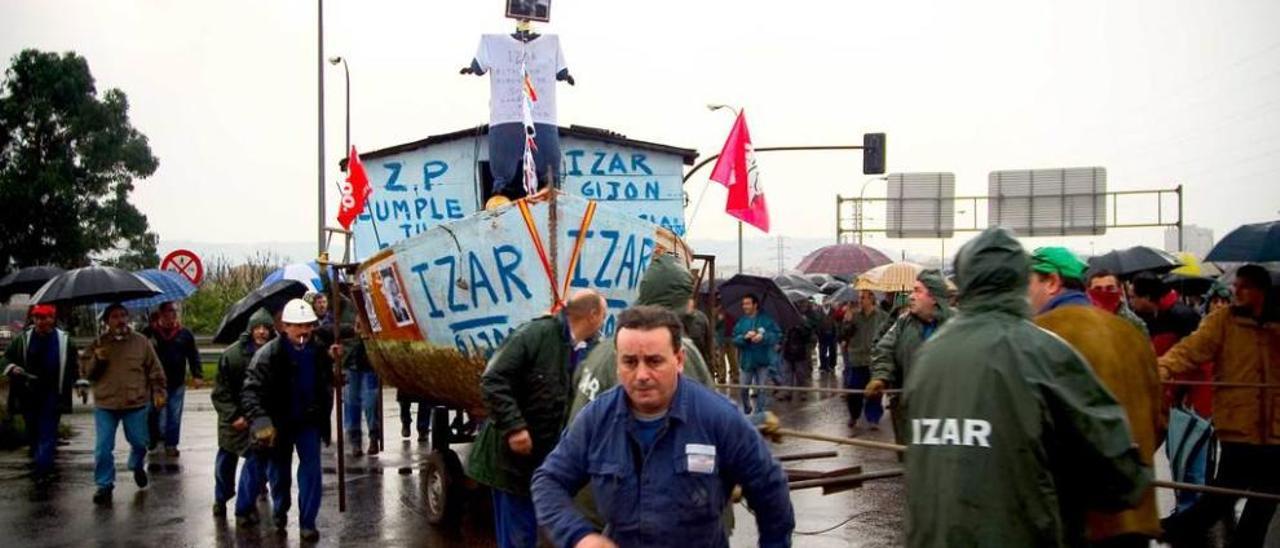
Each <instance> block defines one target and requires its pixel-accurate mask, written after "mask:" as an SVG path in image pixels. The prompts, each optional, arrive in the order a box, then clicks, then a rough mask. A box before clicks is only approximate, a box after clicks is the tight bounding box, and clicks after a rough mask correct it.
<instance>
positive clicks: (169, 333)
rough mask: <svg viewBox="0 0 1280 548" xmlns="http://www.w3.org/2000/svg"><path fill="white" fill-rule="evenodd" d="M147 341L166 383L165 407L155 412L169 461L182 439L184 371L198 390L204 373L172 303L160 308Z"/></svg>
mask: <svg viewBox="0 0 1280 548" xmlns="http://www.w3.org/2000/svg"><path fill="white" fill-rule="evenodd" d="M146 335H147V337H148V338H150V339H151V344H152V346H154V347H155V349H156V356H157V357H159V358H160V364H161V365H163V366H164V377H165V379H166V380H167V381H168V384H167V386H165V390H166V391H167V395H168V398H167V399H168V402H169V403H168V405H166V406H165V408H164V409H158V410H156V413H157V415H158V418H159V429H160V435H161V437H162V438H164V451H165V454H166V455H167V456H169V457H177V456H178V440H179V438H180V437H181V435H182V407H183V402H184V400H185V399H186V394H187V386H186V384H187V371H186V370H187V369H188V368H190V369H191V377H192V379H193V384H194V385H195V387H196V388H199V387H200V386H202V385H203V383H204V369H203V365H201V363H200V350H199V349H198V348H196V337H195V335H193V334H191V331H190V330H188V329H187V328H185V327H182V324H181V323H180V322H179V321H178V309H177V307H176V306H174V304H173V303H172V302H166V303H162V304H161V305H160V315H159V318H158V319H157V320H156V322H155V324H154V325H152V326H150V327H148V329H147V333H146Z"/></svg>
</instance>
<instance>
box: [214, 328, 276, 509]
mask: <svg viewBox="0 0 1280 548" xmlns="http://www.w3.org/2000/svg"><path fill="white" fill-rule="evenodd" d="M275 335H276V329H275V320H274V319H273V318H272V317H271V313H270V312H267V311H266V309H260V310H258V311H257V312H254V313H253V316H251V317H250V318H249V328H248V329H246V330H245V332H244V333H241V334H240V338H239V339H238V340H237V341H236V342H234V343H231V346H228V347H227V349H226V350H224V351H223V352H222V356H221V357H220V358H218V376H217V377H216V378H215V379H214V385H213V393H212V394H210V396H209V398H210V399H211V400H213V409H214V410H215V411H217V413H218V453H217V455H216V456H215V457H214V461H213V462H214V464H213V470H214V473H213V515H214V516H215V517H225V516H226V515H227V501H229V500H231V498H232V497H234V496H235V494H236V464H238V463H239V462H240V457H241V456H243V455H244V454H245V452H246V451H248V450H249V419H248V416H247V414H246V413H245V411H244V406H243V405H242V404H241V391H242V389H243V388H244V377H245V372H246V370H247V369H248V368H249V362H250V361H251V360H252V359H253V354H254V353H255V352H257V351H258V349H259V348H262V347H263V346H265V345H266V344H267V342H268V341H270V340H271V339H273V338H275ZM255 462H259V464H265V463H260V461H255ZM262 473H263V472H262V471H261V470H259V471H258V474H257V475H258V477H262Z"/></svg>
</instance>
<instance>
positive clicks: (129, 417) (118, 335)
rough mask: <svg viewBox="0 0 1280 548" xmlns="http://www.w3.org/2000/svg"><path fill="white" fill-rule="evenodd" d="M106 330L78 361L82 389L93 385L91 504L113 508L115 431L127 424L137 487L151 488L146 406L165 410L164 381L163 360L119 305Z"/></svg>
mask: <svg viewBox="0 0 1280 548" xmlns="http://www.w3.org/2000/svg"><path fill="white" fill-rule="evenodd" d="M103 316H104V317H105V318H106V323H107V330H106V332H105V333H103V334H102V336H100V337H98V339H97V340H95V341H94V342H93V344H91V345H89V348H87V349H85V352H84V354H82V355H81V358H80V378H81V379H82V380H81V381H80V383H78V386H79V389H80V390H81V391H82V392H83V391H84V390H85V389H86V388H87V387H88V386H89V383H92V386H93V405H94V410H93V422H94V429H95V433H94V449H93V464H94V467H93V479H94V483H96V484H97V486H98V491H97V492H96V493H94V495H93V502H94V503H95V504H100V505H108V504H111V491H112V489H114V488H115V481H116V463H115V458H114V456H113V455H112V452H113V451H114V450H115V448H116V431H117V430H118V429H119V426H120V424H121V423H124V437H125V439H126V440H128V441H129V448H130V451H129V469H130V470H133V481H134V482H135V483H137V484H138V487H139V488H144V487H146V486H147V483H148V478H147V470H146V468H145V463H144V462H143V461H144V459H145V458H146V456H147V442H148V437H149V435H150V432H148V430H147V404H149V403H151V404H154V405H155V406H156V407H158V408H159V407H164V404H165V378H164V368H163V367H161V366H160V359H159V358H157V357H156V351H155V349H154V348H152V346H151V342H150V341H148V340H147V338H146V337H144V336H142V335H140V334H138V333H134V332H133V330H131V329H130V328H129V312H128V311H127V310H125V308H124V307H123V306H121V305H119V304H113V305H111V306H108V307H107V309H106V311H105V312H103Z"/></svg>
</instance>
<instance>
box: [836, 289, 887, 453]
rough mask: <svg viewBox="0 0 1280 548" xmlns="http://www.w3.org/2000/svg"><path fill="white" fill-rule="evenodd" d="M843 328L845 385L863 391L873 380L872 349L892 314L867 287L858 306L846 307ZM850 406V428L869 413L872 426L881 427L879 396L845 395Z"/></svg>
mask: <svg viewBox="0 0 1280 548" xmlns="http://www.w3.org/2000/svg"><path fill="white" fill-rule="evenodd" d="M840 323H841V331H842V332H843V335H844V339H845V341H844V342H845V345H846V347H845V360H844V379H843V381H844V387H845V388H848V389H851V390H862V389H864V388H865V387H866V386H867V383H868V382H870V380H871V350H872V348H873V347H874V346H875V342H876V337H877V336H879V335H880V330H881V329H882V328H883V327H884V325H885V324H887V323H889V314H888V313H887V312H885V311H883V310H881V309H880V307H878V306H876V296H875V294H874V293H872V292H871V291H868V290H865V289H863V290H861V291H859V292H858V306H857V307H856V308H854V307H849V308H848V309H846V310H845V315H844V319H843V320H842V321H841V322H840ZM845 405H846V406H847V407H848V409H849V428H853V427H855V426H857V425H858V418H859V417H862V416H863V415H865V416H866V418H867V422H868V423H870V426H871V428H872V429H877V428H879V424H880V417H881V416H882V415H883V414H884V406H883V405H881V403H880V398H878V397H870V398H867V397H864V396H863V395H862V394H849V395H847V396H845Z"/></svg>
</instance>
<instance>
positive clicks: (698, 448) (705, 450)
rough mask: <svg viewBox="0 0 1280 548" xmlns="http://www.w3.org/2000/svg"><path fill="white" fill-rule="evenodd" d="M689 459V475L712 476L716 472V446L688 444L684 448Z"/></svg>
mask: <svg viewBox="0 0 1280 548" xmlns="http://www.w3.org/2000/svg"><path fill="white" fill-rule="evenodd" d="M684 452H685V455H686V457H687V458H688V459H689V473H691V474H714V473H715V471H716V446H714V445H702V444H700V443H690V444H687V445H685V446H684Z"/></svg>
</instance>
